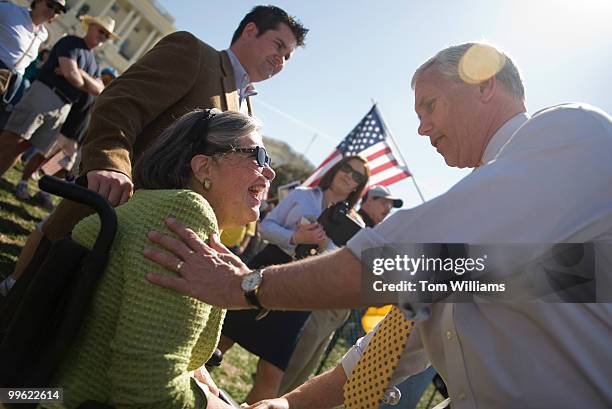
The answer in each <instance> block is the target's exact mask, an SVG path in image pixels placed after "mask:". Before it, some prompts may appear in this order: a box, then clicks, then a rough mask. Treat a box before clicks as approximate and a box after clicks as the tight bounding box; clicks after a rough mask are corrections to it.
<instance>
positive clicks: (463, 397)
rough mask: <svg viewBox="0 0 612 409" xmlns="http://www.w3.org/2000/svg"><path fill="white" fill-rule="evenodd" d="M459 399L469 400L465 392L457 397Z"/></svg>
mask: <svg viewBox="0 0 612 409" xmlns="http://www.w3.org/2000/svg"><path fill="white" fill-rule="evenodd" d="M457 398H458V399H459V400H465V399H466V398H467V396H466V395H465V393H464V392H461V393H460V394H459V395H457Z"/></svg>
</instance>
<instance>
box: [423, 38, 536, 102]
mask: <svg viewBox="0 0 612 409" xmlns="http://www.w3.org/2000/svg"><path fill="white" fill-rule="evenodd" d="M474 46H477V47H478V46H481V47H486V48H487V49H490V50H493V51H494V52H495V53H497V56H498V57H500V58H499V60H500V61H501V64H500V67H499V69H498V70H495V73H494V75H495V79H496V80H497V81H498V82H499V83H500V84H502V86H503V87H504V89H506V91H508V92H509V93H510V94H511V95H512V96H513V97H514V98H516V99H518V100H520V101H524V100H525V88H524V86H523V80H522V78H521V74H520V72H519V70H518V68H517V67H516V65H515V64H514V62H513V61H512V59H511V58H510V57H509V56H508V55H507V54H506V53H504V52H503V51H501V50H500V49H499V48H497V47H495V46H492V45H490V44H486V43H480V42H470V43H464V44H459V45H453V46H450V47H448V48H445V49H444V50H442V51H439V52H438V53H437V54H436V55H434V56H433V57H431V58H430V59H429V60H427V61H426V62H425V63H423V64H422V65H421V66H420V67H419V68H417V70H416V71H415V73H414V75H413V76H412V81H411V86H412V89H414V86H415V84H416V82H417V81H418V79H419V77H420V76H421V75H423V73H424V72H425V71H427V70H428V69H430V68H435V69H436V70H437V72H438V73H439V74H440V75H441V76H442V77H443V78H445V79H447V80H450V81H453V82H466V81H465V80H464V79H463V78H462V77H461V74H460V67H459V66H460V64H461V60H462V58H463V57H464V55H465V54H466V53H467V52H468V51H470V50H471V49H473V48H474ZM489 78H490V77H489ZM489 78H483V79H482V80H481V81H480V82H483V81H486V80H488V79H489Z"/></svg>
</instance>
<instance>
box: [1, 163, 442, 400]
mask: <svg viewBox="0 0 612 409" xmlns="http://www.w3.org/2000/svg"><path fill="white" fill-rule="evenodd" d="M20 175H21V166H17V168H16V169H11V170H10V171H8V172H7V173H6V174H5V175H4V177H3V178H2V179H0V277H1V278H2V279H4V277H6V276H7V275H8V274H10V273H11V272H12V271H13V265H14V263H15V261H16V260H17V257H18V256H19V252H20V251H21V248H22V246H23V245H24V243H25V241H26V239H27V237H28V235H29V234H30V232H31V231H32V230H34V228H35V226H36V223H38V222H39V221H40V220H42V219H43V218H44V217H45V216H46V215H47V214H48V211H47V210H44V209H43V208H41V207H40V206H39V203H37V202H36V200H35V199H30V200H27V201H21V200H18V199H17V198H16V197H15V188H14V186H15V185H16V183H17V181H18V180H19V177H20ZM37 189H38V188H37V186H36V183H35V182H34V181H31V182H30V191H31V193H32V194H33V193H35V192H36V191H37ZM347 350H348V345H347V344H346V343H345V342H344V341H343V340H340V341H339V342H338V343H337V344H336V346H335V348H334V349H333V351H332V352H331V354H330V356H329V358H328V359H327V361H326V362H325V365H324V368H323V370H324V371H325V370H327V369H330V368H332V367H333V366H335V365H336V364H337V363H338V362H339V361H340V359H341V358H342V356H343V355H344V353H345V352H346V351H347ZM256 363H257V357H255V356H253V355H251V354H250V353H249V352H247V351H246V350H244V349H243V348H241V347H240V346H237V345H236V346H234V347H233V348H232V349H231V350H230V351H228V353H227V354H225V356H224V358H223V364H222V365H221V367H220V368H218V369H216V370H215V371H213V374H212V376H213V378H214V379H215V382H216V383H217V385H219V387H221V388H223V389H224V390H226V391H227V392H228V393H229V394H230V395H231V396H232V397H233V398H234V399H235V400H236V401H237V402H243V401H244V398H245V397H246V395H247V393H248V392H249V389H250V388H251V382H252V376H253V374H254V373H255V367H256ZM432 393H433V387H432V386H431V385H430V387H429V389H428V390H427V391H426V392H425V394H424V395H423V398H422V399H421V402H420V403H419V406H418V409H425V404H426V403H427V401H428V400H429V397H430V396H431V394H432ZM441 400H442V398H441V396H440V395H439V394H436V398H435V399H434V401H433V402H434V403H437V402H440V401H441Z"/></svg>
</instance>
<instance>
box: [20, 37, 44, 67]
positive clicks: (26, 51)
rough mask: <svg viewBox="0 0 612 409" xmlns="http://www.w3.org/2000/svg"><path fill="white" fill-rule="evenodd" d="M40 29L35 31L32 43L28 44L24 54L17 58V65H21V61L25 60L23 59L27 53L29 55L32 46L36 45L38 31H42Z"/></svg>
mask: <svg viewBox="0 0 612 409" xmlns="http://www.w3.org/2000/svg"><path fill="white" fill-rule="evenodd" d="M40 30H42V28H41V29H39V30H38V31H37V32H35V33H34V38H32V41H30V45H29V46H28V48H26V50H25V51H24V52H23V54H22V55H21V57H19V59H18V60H17V62H16V63H15V67H17V66H18V65H19V63H20V62H21V61H23V59H24V58H25V57H26V55H28V53H29V52H30V49H31V48H32V46H33V45H34V42H35V41H36V39H37V38H38V33H40Z"/></svg>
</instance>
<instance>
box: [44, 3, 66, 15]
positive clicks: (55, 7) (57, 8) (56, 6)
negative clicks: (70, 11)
mask: <svg viewBox="0 0 612 409" xmlns="http://www.w3.org/2000/svg"><path fill="white" fill-rule="evenodd" d="M46 3H47V7H48V8H50V9H53V11H55V12H56V13H57V14H61V13H63V12H64V9H63V8H62V6H60V5H59V4H58V3H56V2H54V1H51V0H47V2H46Z"/></svg>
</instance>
